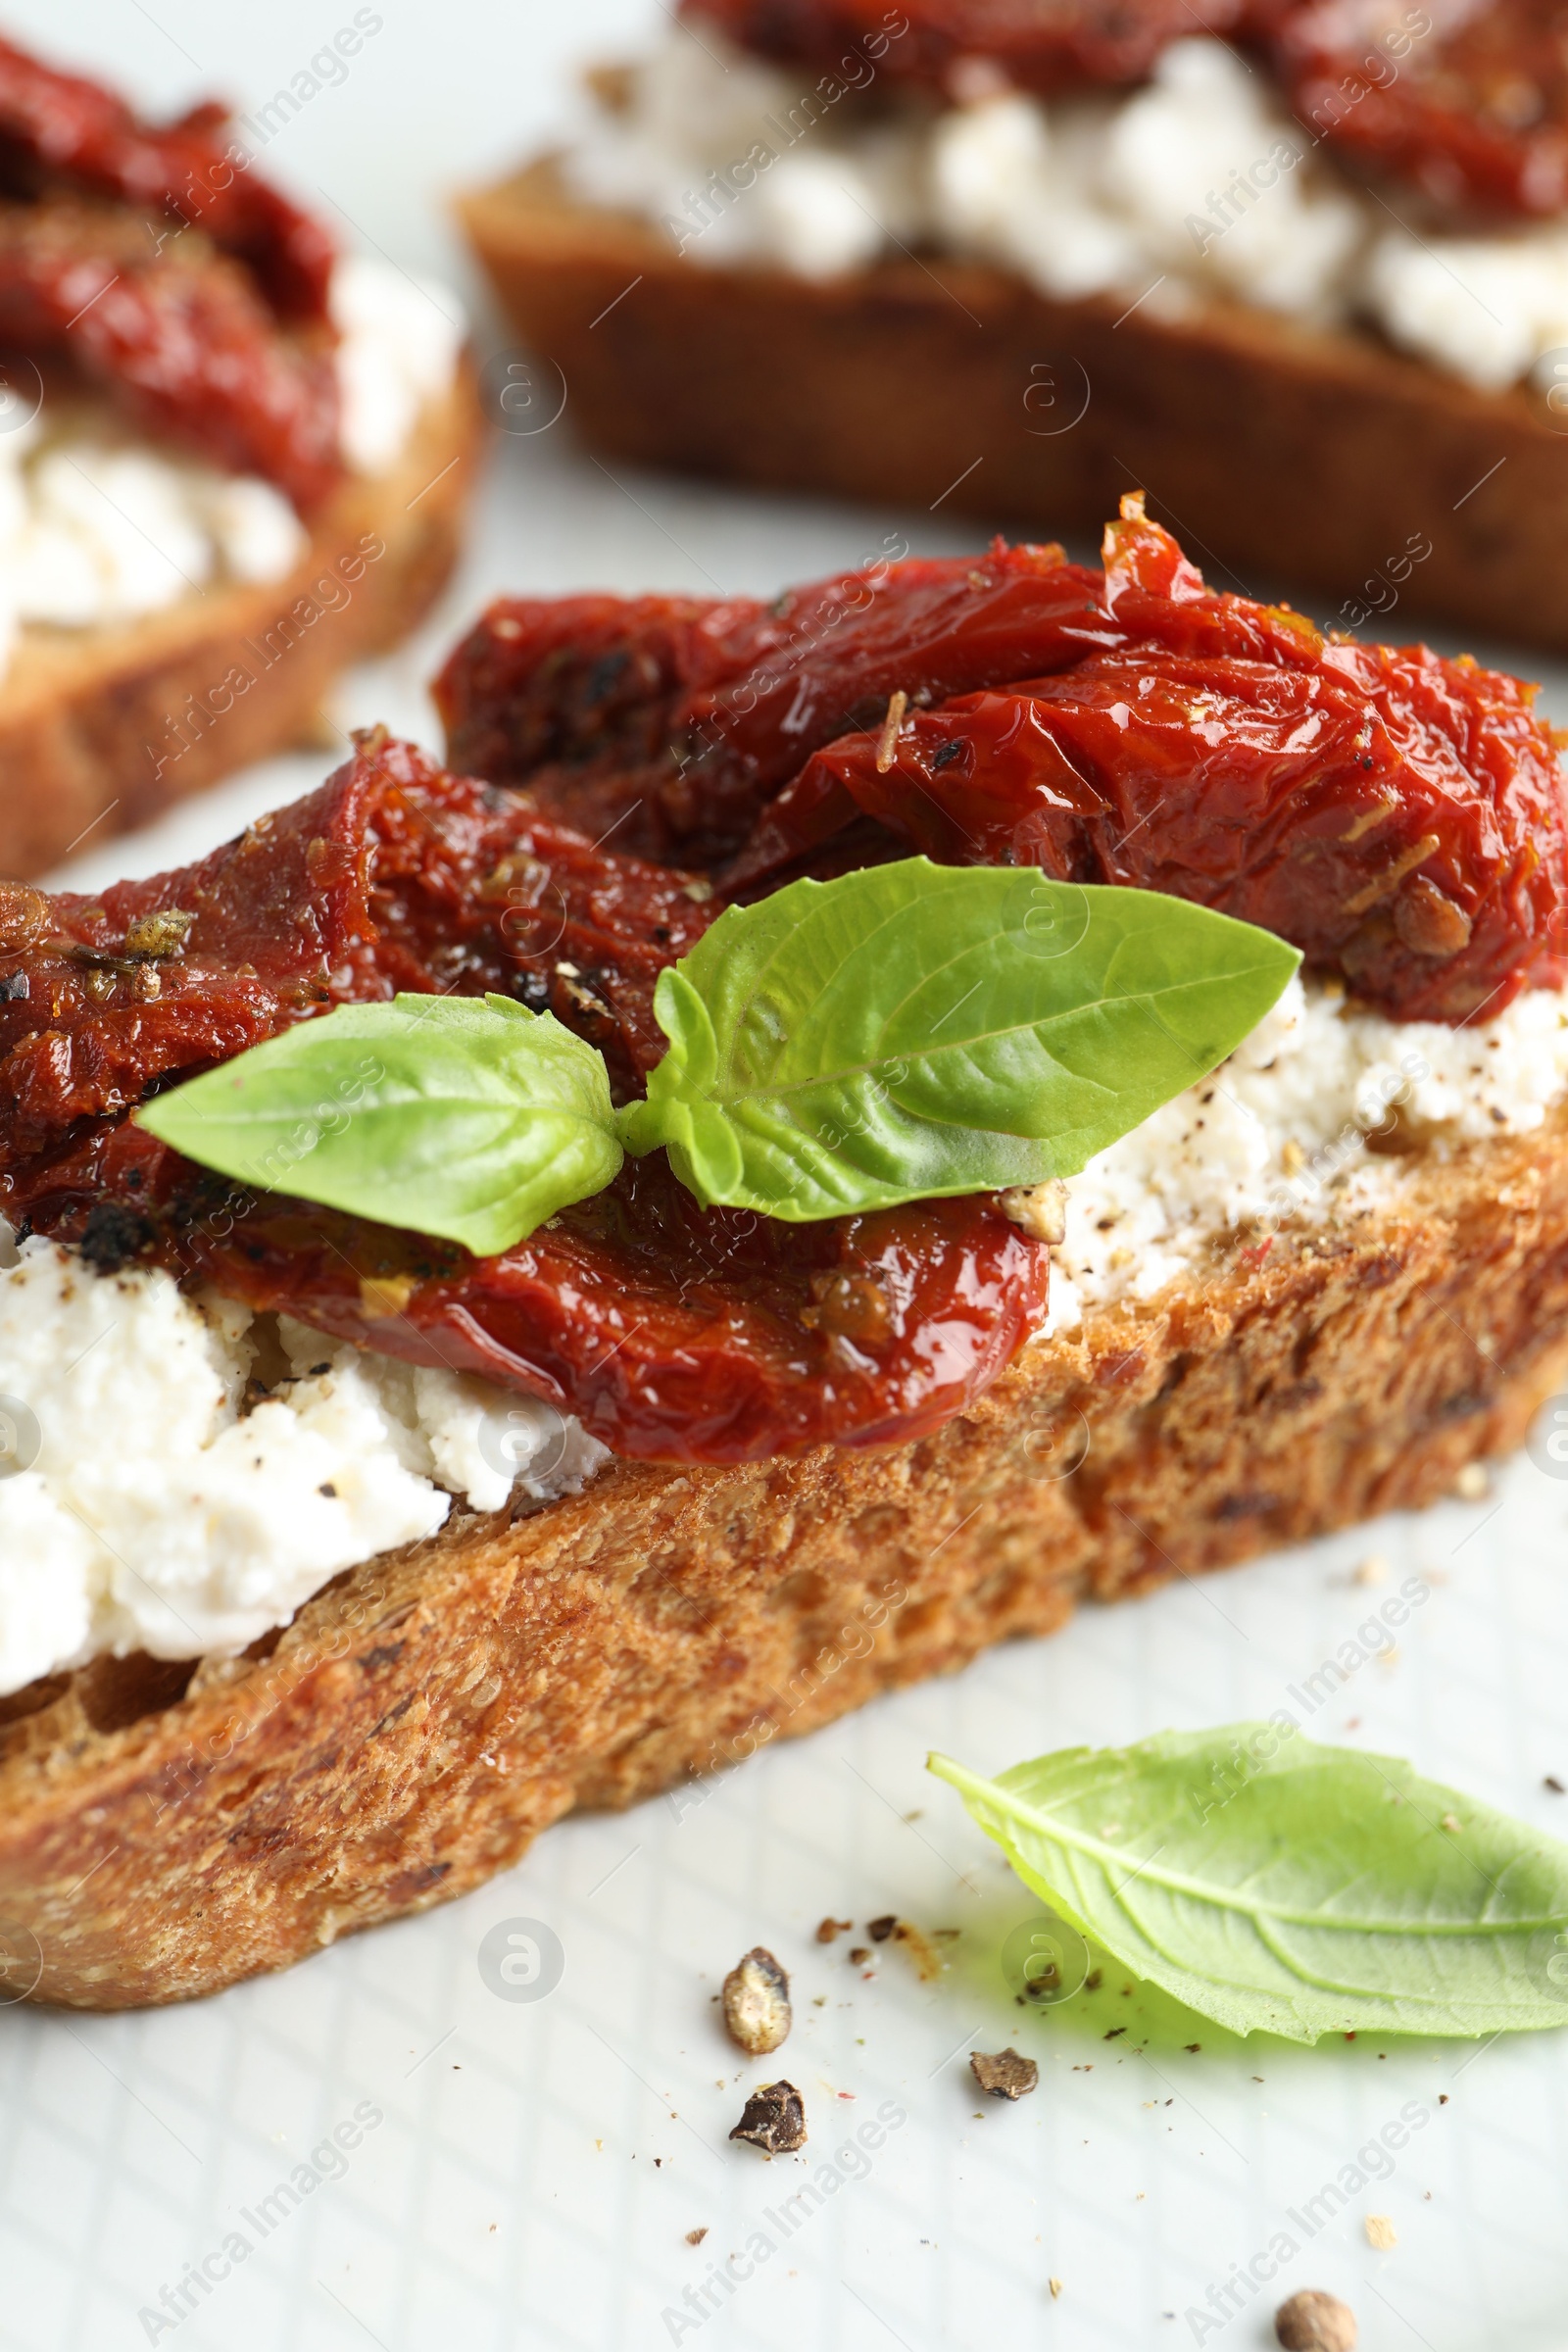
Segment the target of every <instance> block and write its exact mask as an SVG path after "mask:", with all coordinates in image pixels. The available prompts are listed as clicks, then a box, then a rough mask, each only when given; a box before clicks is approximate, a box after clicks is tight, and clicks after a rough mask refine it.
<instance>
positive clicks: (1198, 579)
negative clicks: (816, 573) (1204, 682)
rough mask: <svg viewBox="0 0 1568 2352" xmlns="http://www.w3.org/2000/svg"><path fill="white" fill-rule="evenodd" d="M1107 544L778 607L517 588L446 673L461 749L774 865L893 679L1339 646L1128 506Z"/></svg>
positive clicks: (698, 851)
mask: <svg viewBox="0 0 1568 2352" xmlns="http://www.w3.org/2000/svg"><path fill="white" fill-rule="evenodd" d="M1118 533H1120V534H1123V535H1124V536H1125V539H1126V544H1125V546H1124V545H1123V544H1122V540H1121V539H1120V538H1118V537H1117V534H1118ZM1107 547H1108V549H1109V564H1110V568H1109V570H1108V572H1102V571H1094V570H1090V569H1089V568H1088V567H1087V566H1086V565H1083V564H1069V563H1068V562H1067V560H1066V558H1065V556H1064V555H1063V554H1062V551H1061V549H1060V548H1059V547H1055V546H1044V547H1031V546H1027V545H1025V546H1019V547H1008V546H1006V545H1005V543H1004V542H1003V541H1001V540H998V541H997V542H996V543H995V544H994V545H993V546H992V547H990V548H989V549H987V551H986V552H985V554H984V555H980V556H967V557H940V558H925V557H917V558H913V559H910V560H907V561H905V562H901V563H894V562H886V561H884V562H879V563H876V564H870V565H868V566H866V567H864V568H862V569H860V570H858V571H849V572H840V573H836V574H834V575H833V576H832V577H831V578H829V579H826V580H819V581H813V582H811V583H810V584H809V585H808V586H806V587H802V588H796V589H791V590H789V591H788V592H787V593H786V594H785V595H784V596H782V597H780V598H778V599H777V601H776V602H775V603H773V604H771V605H768V606H765V607H764V606H760V605H755V604H750V603H740V602H736V603H725V604H708V605H694V604H692V603H690V602H687V601H684V600H675V599H669V600H662V599H659V598H650V597H639V598H636V599H624V600H623V599H615V598H609V597H598V598H592V599H580V598H570V599H566V600H564V602H563V603H562V604H560V605H552V604H549V603H543V602H536V601H530V602H526V603H524V602H522V601H515V600H506V601H503V602H501V603H498V604H496V605H493V606H492V607H491V608H490V610H489V611H488V612H487V613H485V614H484V615H483V617H482V618H481V620H480V621H479V622H478V624H477V625H476V627H475V628H474V629H473V630H472V631H471V632H470V633H469V635H468V637H467V638H466V639H465V640H464V642H463V644H462V645H461V646H459V648H458V649H457V651H456V653H454V654H453V656H452V657H451V659H450V660H449V661H448V662H447V664H446V666H445V668H444V669H443V670H442V672H441V675H440V677H439V678H438V679H437V681H436V686H435V694H436V701H437V706H438V708H439V709H440V711H441V714H442V717H443V719H444V721H445V723H446V728H447V758H448V760H449V761H450V762H451V763H452V764H453V765H454V766H458V767H466V768H471V769H472V770H473V771H474V772H475V773H477V774H480V775H484V776H488V777H489V778H490V779H491V781H492V782H495V783H506V784H519V785H526V787H527V789H528V790H529V791H530V792H531V793H533V794H534V796H535V797H536V798H537V799H538V800H539V801H540V802H541V804H542V805H543V806H545V807H547V808H551V809H556V810H558V811H559V812H560V813H561V814H562V815H564V816H565V817H566V818H567V819H568V821H570V822H573V823H579V824H581V825H583V826H584V828H585V829H589V830H592V831H594V832H596V833H597V832H599V831H601V830H603V829H604V827H605V826H606V825H608V824H615V825H616V827H617V829H616V832H615V836H614V838H615V841H616V843H617V844H621V843H624V844H625V845H626V846H627V847H628V848H635V849H636V850H637V851H638V852H639V853H641V854H642V855H644V856H649V857H659V858H662V857H671V858H674V857H678V858H680V860H681V861H682V862H683V863H691V864H704V863H714V862H718V861H721V860H722V859H724V858H726V857H728V856H730V855H732V854H734V853H736V852H740V851H741V850H742V847H743V845H747V844H749V847H748V848H747V850H746V854H745V856H744V858H742V861H741V864H740V865H739V866H738V867H737V869H736V872H737V874H740V873H742V872H744V873H747V874H750V873H753V872H757V873H761V872H764V871H769V870H771V868H772V867H773V866H774V865H776V864H777V863H778V862H779V861H780V858H782V857H787V856H789V855H790V854H791V852H790V849H789V845H788V842H787V841H786V840H785V839H784V838H783V836H782V835H781V837H780V840H779V842H778V844H777V849H778V852H779V855H778V856H774V855H773V854H772V851H771V850H769V849H768V848H767V847H766V845H765V844H764V841H763V838H762V835H761V833H760V830H759V829H758V818H759V814H760V811H762V810H763V809H765V808H766V807H767V804H768V803H769V802H770V801H772V800H773V799H774V796H776V795H777V794H778V793H779V792H780V791H781V789H782V788H784V787H785V786H787V785H788V784H790V782H791V781H792V779H793V778H795V777H796V775H797V774H798V773H799V771H800V769H801V767H802V766H803V764H804V762H805V761H806V760H808V759H809V756H810V754H811V753H812V752H813V751H816V750H818V749H819V748H820V747H821V746H822V745H824V744H827V743H831V742H833V741H835V740H836V739H837V738H838V737H839V736H841V735H844V734H847V733H851V732H853V731H854V730H856V729H857V728H859V727H864V726H867V725H869V724H871V723H872V722H873V721H875V720H879V719H880V718H881V717H882V716H883V714H884V712H885V711H886V709H887V706H888V703H889V700H890V698H891V697H892V696H893V695H894V694H895V693H902V694H904V695H905V696H906V698H907V702H908V703H909V704H910V705H911V706H914V707H918V708H929V707H931V706H933V705H936V704H940V703H941V702H943V701H945V700H946V699H947V698H948V697H949V696H950V695H955V694H966V693H969V692H972V691H973V690H974V689H976V688H978V687H984V686H991V685H996V684H1000V683H1002V682H1004V681H1005V680H1007V679H1010V678H1022V677H1038V676H1040V675H1041V674H1042V673H1043V672H1044V671H1047V670H1051V669H1065V668H1067V667H1069V666H1070V665H1071V664H1072V663H1073V662H1079V661H1082V660H1083V659H1084V658H1085V657H1086V656H1087V655H1089V654H1092V653H1096V652H1101V651H1110V650H1112V649H1114V648H1116V647H1118V646H1125V645H1130V644H1136V643H1140V642H1142V641H1144V640H1145V639H1147V638H1149V637H1159V638H1160V639H1162V640H1163V641H1164V642H1166V643H1168V644H1169V645H1171V646H1172V648H1173V649H1175V650H1177V651H1181V652H1187V653H1228V654H1234V655H1237V656H1240V657H1241V658H1243V659H1246V660H1255V661H1263V662H1286V663H1290V662H1298V661H1305V660H1311V659H1315V657H1316V655H1317V653H1318V652H1319V650H1320V649H1321V647H1322V643H1323V639H1322V636H1321V634H1320V633H1319V631H1318V630H1317V629H1315V628H1314V627H1313V626H1312V624H1311V622H1310V621H1307V620H1304V619H1303V618H1302V617H1301V615H1300V614H1299V613H1293V612H1291V611H1290V610H1289V608H1288V607H1285V606H1273V605H1259V604H1255V603H1253V602H1252V601H1251V600H1250V599H1249V598H1246V597H1239V596H1230V595H1212V594H1210V593H1209V591H1208V590H1207V589H1206V588H1205V587H1204V586H1203V582H1202V576H1201V573H1199V572H1198V571H1196V570H1195V569H1194V568H1193V566H1192V565H1191V564H1187V563H1186V561H1185V559H1184V558H1183V557H1182V555H1181V552H1180V550H1179V549H1178V548H1176V546H1175V542H1174V541H1173V540H1171V539H1170V538H1169V537H1168V535H1167V534H1166V533H1164V532H1162V531H1158V530H1157V528H1156V526H1154V525H1153V524H1148V525H1143V526H1142V527H1141V528H1140V529H1138V530H1135V529H1134V527H1133V525H1132V524H1131V523H1124V524H1113V525H1112V526H1111V535H1110V538H1109V540H1108V541H1107ZM579 629H580V630H581V631H582V632H583V642H582V646H581V649H580V650H576V649H575V645H574V640H575V637H576V633H577V632H578V631H579ZM765 822H766V819H765V818H764V819H763V823H764V824H765Z"/></svg>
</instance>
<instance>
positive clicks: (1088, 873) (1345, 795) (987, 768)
mask: <svg viewBox="0 0 1568 2352" xmlns="http://www.w3.org/2000/svg"><path fill="white" fill-rule="evenodd" d="M891 748H892V758H891V760H886V756H885V754H884V753H883V751H882V746H881V742H880V739H879V737H877V736H875V735H870V734H865V735H858V736H851V737H847V738H845V740H844V741H842V742H840V743H837V744H834V745H832V746H831V747H830V748H829V749H828V750H827V751H825V752H819V753H818V754H817V755H816V757H815V759H814V760H812V761H811V763H810V766H809V769H808V770H807V774H806V776H805V778H803V780H802V785H803V793H804V791H805V790H806V789H807V788H808V787H809V786H810V785H812V784H814V783H816V782H818V781H819V780H820V781H822V782H823V783H824V785H825V787H826V789H824V790H823V791H822V793H821V794H820V795H819V797H818V799H817V803H816V806H817V809H818V811H819V812H822V813H823V814H824V821H825V812H827V811H828V810H830V809H831V808H832V807H833V806H835V805H836V799H837V796H842V798H843V799H844V800H845V801H847V802H849V803H850V804H851V805H852V806H853V807H855V808H858V809H861V810H864V811H865V812H866V813H867V814H869V815H872V816H875V817H877V818H878V819H879V820H880V821H881V822H882V823H884V824H886V825H888V826H890V827H891V828H892V829H893V830H894V831H895V832H897V833H898V834H900V835H901V836H902V837H903V838H904V839H905V840H906V841H907V843H909V844H910V845H911V846H913V847H914V848H916V849H920V850H923V851H925V852H926V853H927V855H929V856H931V857H934V858H939V859H942V860H944V861H946V862H961V863H971V862H973V863H984V864H999V863H1006V864H1011V863H1018V864H1030V865H1038V866H1041V867H1042V868H1043V869H1044V870H1045V871H1046V872H1047V873H1050V874H1052V875H1054V876H1056V877H1057V878H1059V879H1062V880H1073V881H1089V882H1113V883H1122V884H1125V885H1128V886H1130V887H1132V888H1135V889H1145V890H1159V891H1164V892H1167V893H1169V894H1170V895H1171V896H1172V897H1175V898H1181V899H1193V900H1196V901H1198V902H1199V903H1200V904H1201V905H1203V906H1207V907H1217V908H1219V909H1220V910H1221V911H1223V912H1224V913H1227V914H1233V915H1237V916H1239V917H1241V918H1242V919H1243V920H1244V921H1248V922H1253V923H1260V924H1261V925H1262V926H1263V927H1264V928H1265V929H1266V930H1270V931H1274V932H1277V933H1278V934H1279V935H1280V936H1281V937H1282V938H1285V939H1289V940H1292V941H1293V942H1294V943H1295V944H1296V945H1297V946H1298V947H1299V948H1301V949H1302V950H1303V951H1304V952H1305V954H1306V956H1308V958H1309V960H1310V961H1311V962H1313V963H1314V964H1316V965H1317V966H1319V967H1320V968H1329V969H1334V970H1338V971H1339V972H1341V973H1342V974H1343V975H1344V976H1345V978H1346V979H1347V980H1348V982H1349V983H1350V984H1351V986H1352V987H1353V988H1354V990H1355V992H1356V994H1357V995H1358V996H1359V997H1361V998H1362V999H1363V1000H1365V1001H1366V1002H1368V1003H1371V1004H1374V1005H1378V1006H1379V1007H1380V1008H1381V1009H1383V1010H1385V1011H1387V1012H1390V1013H1392V1014H1393V1015H1394V1016H1395V1017H1396V1018H1397V1019H1401V1020H1442V1021H1462V1020H1467V1019H1470V1018H1471V1017H1473V1016H1474V1015H1475V1014H1476V1013H1478V1012H1480V1011H1481V1010H1482V1009H1483V1007H1484V1008H1485V1009H1486V1011H1487V1012H1488V1014H1489V1015H1490V1014H1492V1013H1495V1012H1499V1011H1500V1010H1501V1009H1502V1007H1503V1006H1504V1005H1506V1004H1507V1003H1509V1001H1510V1000H1511V999H1512V998H1513V997H1514V996H1515V995H1516V994H1517V993H1518V991H1519V989H1520V988H1521V987H1523V986H1524V985H1525V983H1526V980H1527V978H1529V977H1531V976H1532V967H1533V966H1534V965H1535V964H1536V963H1537V962H1538V961H1539V959H1540V958H1541V957H1542V956H1544V955H1548V954H1550V953H1551V952H1552V951H1553V950H1554V949H1556V948H1557V947H1558V946H1560V945H1561V944H1562V943H1561V941H1560V939H1559V937H1558V932H1557V930H1556V929H1554V927H1553V925H1554V918H1556V917H1558V916H1559V914H1560V912H1561V910H1562V909H1563V907H1564V903H1565V894H1564V888H1563V870H1564V868H1563V859H1564V850H1565V808H1564V793H1563V785H1562V780H1561V777H1560V774H1559V772H1558V767H1557V761H1556V759H1555V756H1554V754H1553V753H1552V750H1551V746H1550V743H1549V741H1547V740H1545V739H1544V735H1543V730H1542V729H1541V728H1540V726H1539V724H1538V723H1537V721H1536V720H1535V719H1534V718H1533V717H1532V715H1531V713H1530V711H1529V708H1528V703H1527V700H1526V697H1525V695H1524V694H1523V692H1522V690H1521V689H1520V688H1518V687H1517V686H1516V685H1515V684H1514V682H1513V681H1512V680H1511V679H1502V678H1496V677H1492V676H1489V675H1488V673H1487V672H1485V671H1482V670H1476V669H1465V668H1461V667H1460V666H1459V665H1458V664H1457V663H1454V662H1444V661H1441V660H1440V659H1439V657H1438V656H1437V655H1435V654H1431V653H1428V652H1425V651H1424V650H1421V649H1416V650H1413V651H1401V652H1395V651H1393V650H1392V649H1384V648H1373V647H1367V648H1362V647H1359V646H1338V647H1330V648H1329V649H1327V651H1326V653H1325V656H1324V662H1323V667H1322V669H1321V670H1320V671H1319V672H1317V673H1316V674H1313V673H1310V672H1306V671H1302V670H1280V669H1271V668H1268V667H1266V666H1265V665H1264V664H1262V663H1259V662H1235V661H1231V660H1229V659H1227V658H1224V657H1219V658H1209V659H1198V660H1194V659H1191V658H1183V657H1181V656H1174V655H1170V654H1167V653H1165V652H1164V651H1163V650H1162V649H1161V650H1160V651H1158V652H1157V653H1152V654H1151V655H1149V656H1147V657H1146V656H1140V655H1137V654H1121V655H1112V656H1108V657H1103V658H1102V659H1099V660H1097V661H1094V662H1084V663H1082V664H1081V665H1080V666H1079V667H1078V668H1077V669H1074V670H1070V671H1068V672H1067V673H1066V674H1065V675H1063V676H1061V677H1056V678H1046V679H1042V680H1040V681H1038V682H1036V683H1031V684H1028V685H1025V686H1021V687H1017V688H1013V689H1011V690H1009V691H1006V692H1002V693H996V694H981V695H965V696H962V697H959V698H958V699H956V701H953V702H951V703H948V704H946V705H944V706H943V708H942V709H941V710H939V711H921V712H917V713H915V714H914V715H913V716H911V717H910V718H908V719H907V720H906V721H905V723H904V725H903V727H902V728H901V729H900V731H899V734H898V737H897V740H896V742H895V743H894V745H893V746H892V747H891Z"/></svg>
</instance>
